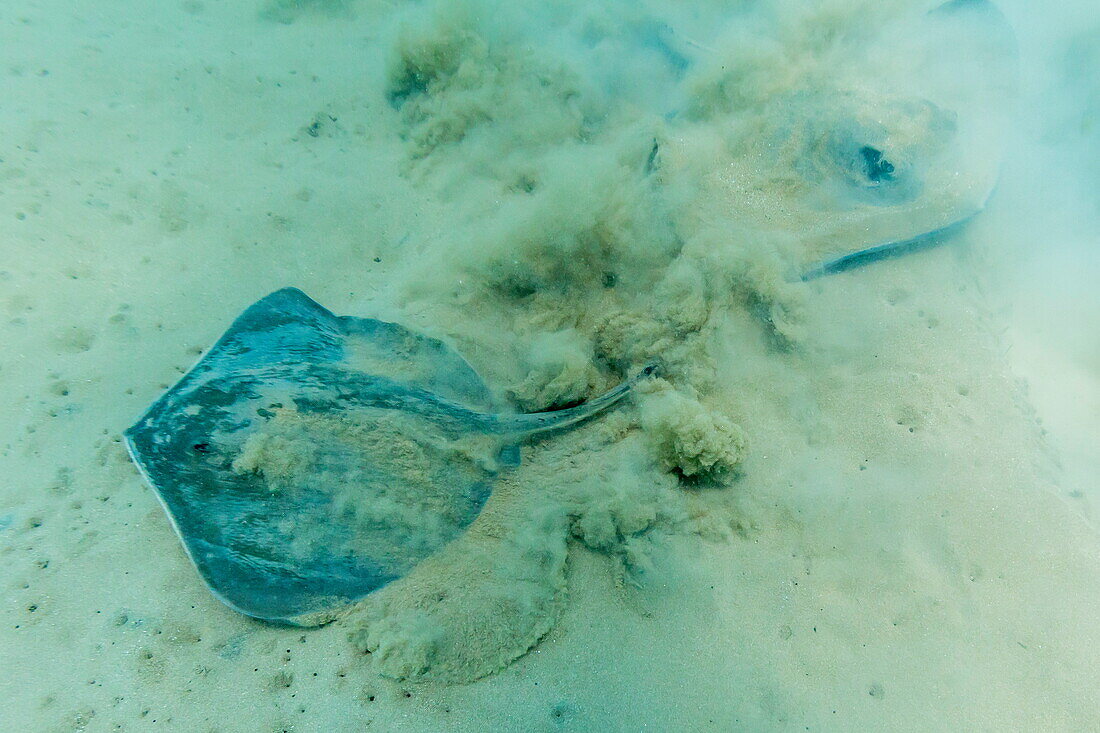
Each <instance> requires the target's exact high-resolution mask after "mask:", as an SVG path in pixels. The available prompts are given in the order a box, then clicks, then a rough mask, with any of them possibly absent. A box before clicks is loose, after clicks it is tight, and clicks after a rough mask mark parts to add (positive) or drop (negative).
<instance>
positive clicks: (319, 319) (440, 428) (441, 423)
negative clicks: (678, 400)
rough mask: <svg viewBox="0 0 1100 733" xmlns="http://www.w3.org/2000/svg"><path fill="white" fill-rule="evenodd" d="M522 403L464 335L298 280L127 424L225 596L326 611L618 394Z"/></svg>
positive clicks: (136, 452)
mask: <svg viewBox="0 0 1100 733" xmlns="http://www.w3.org/2000/svg"><path fill="white" fill-rule="evenodd" d="M652 371H653V368H652V367H647V368H646V369H644V370H642V372H641V373H639V374H638V375H637V376H635V377H634V378H632V379H631V380H629V381H627V382H625V383H623V384H621V385H620V386H619V387H617V388H615V389H613V390H611V391H610V392H608V393H607V394H605V395H603V396H601V397H599V398H597V399H594V400H592V401H590V402H588V403H585V404H582V405H579V406H576V407H571V408H568V409H563V410H557V411H553V412H544V413H535V414H511V413H509V411H508V409H507V405H505V404H502V403H501V402H500V401H499V400H498V399H497V398H496V397H494V395H493V393H492V392H491V391H490V390H489V389H488V388H487V387H486V385H485V384H484V382H483V381H482V380H481V378H480V377H479V376H478V375H477V373H476V372H475V371H474V369H473V368H472V367H471V366H470V365H469V364H468V363H467V362H466V360H465V359H463V358H462V357H461V356H459V355H458V354H457V353H456V352H455V351H454V350H453V349H451V348H450V347H449V346H447V345H446V344H445V343H443V342H442V341H440V340H438V339H434V338H429V337H427V336H424V335H422V334H418V333H416V332H414V331H410V330H409V329H407V328H404V327H403V326H400V325H397V324H394V323H387V322H384V321H378V320H374V319H370V318H352V317H347V316H343V317H341V316H335V315H333V314H332V313H331V312H329V311H328V310H326V309H325V308H323V307H322V306H321V305H319V304H317V303H316V302H314V301H313V300H311V299H310V298H309V297H307V296H306V295H305V294H304V293H302V292H301V291H300V290H297V289H294V288H286V289H283V290H279V291H277V292H275V293H272V294H271V295H269V296H267V297H266V298H263V299H262V300H260V301H259V302H257V303H255V304H254V305H252V306H251V307H249V308H248V309H247V310H246V311H245V312H244V313H243V314H242V315H241V316H240V317H239V318H238V319H237V320H236V321H235V322H234V323H233V325H232V326H231V327H230V328H229V330H228V331H227V332H226V333H225V334H224V335H223V336H222V337H221V338H220V339H219V340H218V342H217V343H216V344H215V345H214V346H213V348H211V349H210V351H209V352H208V353H207V354H206V355H205V356H204V357H203V358H202V359H201V360H200V361H199V362H198V364H196V365H195V366H194V367H193V368H192V369H191V371H189V372H188V373H187V374H186V375H185V376H184V377H183V378H182V379H181V380H180V381H179V383H177V384H176V385H175V386H174V387H172V388H171V389H170V390H169V391H168V392H167V393H165V394H164V395H163V396H162V397H161V398H160V399H159V400H157V401H156V402H155V403H154V404H153V405H152V407H150V408H149V410H148V411H147V412H146V413H145V415H143V416H142V418H141V419H140V420H139V421H138V422H137V423H136V424H135V425H134V426H133V427H131V428H130V429H129V430H127V431H126V434H125V437H126V443H127V446H128V448H129V450H130V454H131V456H132V457H133V459H134V461H135V463H136V464H137V465H138V466H139V467H140V469H141V471H142V473H143V474H144V476H145V478H146V480H147V481H148V483H149V484H150V486H152V488H153V489H154V490H155V491H156V493H157V495H158V497H159V498H160V500H161V503H162V504H163V505H164V509H165V511H166V512H167V514H168V516H169V518H170V519H171V521H172V524H173V526H174V527H175V529H176V531H177V533H178V534H179V536H180V538H181V540H182V541H183V545H184V547H185V548H186V550H187V554H188V555H189V556H190V557H191V559H192V561H194V564H195V566H196V567H197V568H198V571H199V574H200V575H201V576H202V578H203V579H204V580H205V581H206V583H207V584H208V585H209V587H210V589H211V590H212V591H213V593H214V594H215V595H216V596H217V597H218V598H220V599H221V600H222V601H224V602H225V603H226V604H227V605H229V606H230V607H232V608H234V609H236V610H238V611H240V612H242V613H245V614H248V615H249V616H254V617H257V618H261V619H265V620H269V621H278V622H285V623H293V624H299V625H314V624H318V623H323V622H324V621H326V620H328V619H331V618H332V617H334V616H335V615H336V614H337V613H338V612H339V610H340V609H341V608H343V607H345V606H347V605H348V604H351V603H353V602H355V601H356V600H358V599H361V598H362V597H364V596H366V595H367V594H368V593H370V592H371V591H373V590H375V589H377V588H379V587H381V586H383V585H385V584H386V583H388V582H390V581H392V580H394V579H395V578H398V577H401V576H402V575H404V574H405V573H407V572H408V571H409V570H410V569H411V568H412V567H413V566H415V565H416V564H417V563H418V562H419V561H420V560H423V559H424V558H425V557H427V556H428V555H430V554H432V553H434V552H435V551H436V550H438V549H439V548H440V547H441V546H442V545H443V544H445V543H447V542H449V541H450V540H452V539H454V538H455V537H457V536H458V535H460V534H461V533H462V532H463V531H464V530H465V528H466V527H467V526H468V525H469V524H470V523H471V522H473V520H474V519H475V518H476V517H477V515H478V514H479V512H480V511H481V508H482V506H483V505H484V503H485V501H486V499H487V498H488V496H489V494H490V491H491V487H492V483H493V480H494V478H495V477H496V476H497V475H498V474H499V473H500V472H501V471H502V470H506V469H507V468H509V467H514V466H515V465H517V464H518V463H519V460H520V454H519V442H520V441H521V440H522V439H523V438H524V437H526V436H528V435H531V434H533V433H537V432H542V431H548V430H553V429H557V428H562V427H565V426H567V425H571V424H573V423H576V422H578V421H580V420H584V419H585V418H587V417H589V416H591V415H593V414H595V413H597V412H600V411H601V410H604V409H606V408H608V407H610V406H611V405H613V404H615V403H616V402H618V401H619V400H621V399H622V398H623V397H624V396H625V395H626V394H627V393H628V392H629V391H630V389H631V387H632V386H633V385H634V383H635V382H636V381H637V380H638V379H641V378H643V377H644V376H647V375H649V374H650V373H652Z"/></svg>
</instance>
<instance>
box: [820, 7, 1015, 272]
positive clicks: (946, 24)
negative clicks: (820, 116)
mask: <svg viewBox="0 0 1100 733" xmlns="http://www.w3.org/2000/svg"><path fill="white" fill-rule="evenodd" d="M913 32H914V35H915V36H916V37H923V38H926V39H928V40H927V45H928V47H927V48H925V49H923V53H924V54H925V57H926V59H927V60H928V63H927V65H926V66H923V67H922V68H919V69H914V70H913V77H914V79H919V80H922V81H923V80H925V79H934V80H937V82H936V83H937V84H939V85H940V86H941V87H942V89H941V90H940V91H941V92H942V93H944V94H945V99H943V100H940V101H941V102H946V103H947V107H946V109H945V111H946V112H948V113H949V114H951V115H954V116H955V117H956V119H958V120H959V121H958V125H959V127H960V130H959V131H960V132H961V131H967V130H968V131H969V136H968V137H965V138H963V139H960V140H957V141H956V146H955V148H954V152H953V154H952V155H953V158H951V159H949V160H945V161H942V163H941V168H942V169H943V170H944V171H945V172H947V173H948V174H949V177H951V178H956V177H959V176H960V175H961V176H963V177H966V178H968V179H969V180H970V181H971V183H970V185H969V186H967V187H965V188H963V189H962V190H961V191H958V192H954V193H951V194H947V201H946V202H944V203H943V204H942V211H941V213H940V220H939V221H938V222H936V223H933V224H932V225H931V226H928V225H927V224H926V225H925V226H924V227H921V228H919V229H918V230H917V231H916V232H915V233H904V232H900V233H899V235H900V236H897V237H895V238H891V239H888V240H887V241H880V242H878V243H875V244H870V245H867V246H856V247H854V248H851V251H848V252H845V253H842V254H838V255H836V256H833V257H829V258H826V259H824V260H821V261H819V262H817V263H815V264H813V265H812V266H810V267H808V268H806V269H804V270H803V271H802V273H801V275H800V278H799V279H801V280H803V281H808V280H814V279H816V278H819V277H822V276H825V275H833V274H836V273H840V272H845V271H847V270H851V269H854V268H858V267H863V266H865V265H868V264H871V263H874V262H879V261H881V260H886V259H891V258H895V257H900V256H902V255H907V254H910V253H914V252H918V251H921V250H925V249H929V248H932V247H937V246H939V245H942V244H944V243H946V242H949V241H951V240H952V239H953V238H954V237H955V236H957V235H958V234H960V233H961V232H963V231H964V230H965V229H966V228H967V227H968V226H969V225H970V224H971V222H972V221H973V220H974V219H975V217H977V216H978V214H980V213H981V212H982V211H983V210H984V209H985V207H986V204H987V203H988V201H989V199H990V197H991V196H992V194H993V191H994V188H995V187H996V183H997V179H998V177H999V168H1000V158H1001V157H1002V155H1003V152H1004V147H1005V144H1006V143H1005V140H1004V137H1003V133H1002V132H1001V131H998V130H997V127H1000V128H1002V130H1003V128H1005V127H1007V120H1008V119H1009V118H1010V117H1011V115H1012V107H1013V105H1014V104H1015V93H1014V90H1015V87H1016V86H1017V84H1018V76H1019V71H1018V65H1017V58H1018V49H1017V44H1016V37H1015V33H1014V32H1013V30H1012V27H1011V25H1010V23H1009V22H1008V19H1007V18H1005V16H1004V15H1003V14H1002V13H1001V11H1000V10H999V9H998V8H997V7H996V5H994V4H993V3H992V2H989V0H949V2H946V3H944V4H942V5H940V6H938V7H936V8H934V9H932V10H931V11H929V12H928V13H927V15H926V16H925V18H924V20H923V22H922V23H920V24H918V27H916V28H914V29H913ZM934 85H935V84H934ZM949 127H951V128H954V124H952V125H950V126H949ZM860 132H863V133H864V134H866V132H867V131H866V130H863V131H858V130H857V131H854V134H851V135H838V136H836V138H835V139H836V140H838V141H839V144H838V145H837V150H835V151H834V152H835V156H834V161H835V163H836V167H837V169H838V173H841V174H842V175H837V176H836V178H843V179H844V180H845V182H846V184H847V185H848V186H849V187H850V188H851V191H850V192H849V193H850V198H851V199H852V200H853V201H854V202H858V203H860V204H868V203H870V204H871V205H874V206H879V207H881V209H882V211H883V214H884V215H885V216H889V215H890V210H891V207H898V206H901V205H904V204H905V203H907V201H906V199H907V198H918V197H920V196H921V195H922V192H921V189H922V187H924V186H925V181H922V180H921V179H922V178H925V177H933V176H931V174H929V173H928V172H927V170H922V168H927V165H925V164H926V163H928V162H927V161H913V162H912V163H911V165H908V166H905V167H903V166H901V165H895V163H897V162H898V161H896V160H895V159H894V158H893V155H892V154H891V151H889V150H883V149H881V148H880V147H879V146H878V144H877V142H876V141H871V140H868V139H866V137H861V136H860ZM971 148H974V149H973V150H972V149H971ZM933 178H934V177H933ZM924 195H925V196H929V195H930V196H942V195H943V192H942V191H939V190H936V189H934V188H933V189H931V190H927V191H925V192H924ZM929 223H931V222H929Z"/></svg>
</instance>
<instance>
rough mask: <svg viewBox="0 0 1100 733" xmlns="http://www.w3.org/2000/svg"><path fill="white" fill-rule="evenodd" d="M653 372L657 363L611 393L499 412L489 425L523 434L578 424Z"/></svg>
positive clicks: (505, 431) (617, 398)
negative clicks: (548, 407)
mask: <svg viewBox="0 0 1100 733" xmlns="http://www.w3.org/2000/svg"><path fill="white" fill-rule="evenodd" d="M656 371H657V365H656V364H650V365H648V366H647V367H645V368H644V369H642V370H641V371H640V372H638V373H637V374H635V375H634V376H633V377H631V378H630V379H628V380H626V381H625V382H623V383H622V384H620V385H619V386H618V387H615V388H614V389H612V390H611V391H610V392H607V393H606V394H603V395H600V396H599V397H597V398H596V399H594V400H589V401H588V402H585V403H584V404H583V405H577V406H576V407H569V408H566V409H564V410H552V411H550V412H532V413H527V414H525V415H498V416H496V419H495V421H494V423H495V424H494V425H493V426H492V428H493V432H498V433H503V434H507V435H512V436H515V437H523V436H526V435H532V434H534V433H541V432H544V431H546V430H557V429H558V428H563V427H565V426H567V425H572V424H573V423H578V422H580V421H581V420H586V419H587V418H589V417H592V416H593V415H595V414H597V413H600V412H603V411H604V410H606V409H607V408H609V407H611V406H612V405H614V404H615V403H617V402H619V401H620V400H622V399H623V398H624V397H626V396H627V395H628V394H629V393H630V390H632V389H633V388H634V385H636V384H637V383H638V382H640V381H641V380H643V379H646V378H648V377H650V376H651V375H653V374H654V373H655V372H656Z"/></svg>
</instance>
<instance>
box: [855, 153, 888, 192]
mask: <svg viewBox="0 0 1100 733" xmlns="http://www.w3.org/2000/svg"><path fill="white" fill-rule="evenodd" d="M859 157H860V159H861V160H862V162H863V175H864V177H865V178H866V179H867V181H868V183H870V184H871V185H877V184H880V183H884V182H888V181H892V180H894V164H893V163H891V162H890V161H889V160H888V159H887V158H886V156H885V155H884V154H883V152H882V151H881V150H879V149H878V148H875V147H871V146H870V145H864V146H863V147H861V148H860V149H859Z"/></svg>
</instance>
